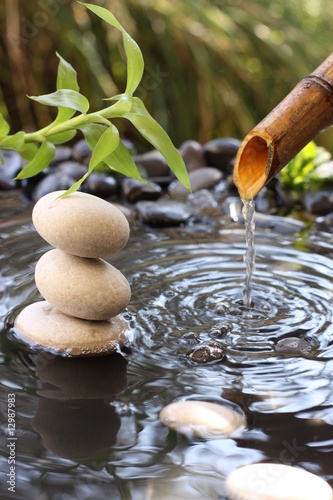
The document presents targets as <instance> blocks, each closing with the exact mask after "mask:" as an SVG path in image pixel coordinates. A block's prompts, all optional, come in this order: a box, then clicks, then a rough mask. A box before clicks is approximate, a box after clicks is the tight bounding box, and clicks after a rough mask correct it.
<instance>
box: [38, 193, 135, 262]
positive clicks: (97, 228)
mask: <svg viewBox="0 0 333 500" xmlns="http://www.w3.org/2000/svg"><path fill="white" fill-rule="evenodd" d="M63 193H64V191H56V192H52V193H49V194H47V195H46V196H44V197H43V198H41V199H40V200H39V201H38V202H37V203H36V205H35V207H34V209H33V212H32V220H33V223H34V225H35V228H36V230H37V232H38V233H39V234H40V235H41V237H42V238H44V239H45V240H46V241H47V242H48V243H49V244H50V245H52V246H54V247H57V248H59V249H60V250H63V251H64V252H67V253H70V254H73V255H77V256H79V257H89V258H91V257H106V256H108V255H111V254H113V253H116V252H118V251H119V250H121V249H122V248H123V247H124V246H125V245H126V243H127V240H128V237H129V225H128V222H127V219H126V217H125V216H124V215H123V214H122V213H121V212H120V210H118V209H117V208H115V207H114V206H113V205H111V203H108V202H107V201H105V200H102V199H100V198H97V197H96V196H93V195H90V194H87V193H81V192H78V191H77V192H75V193H72V194H70V195H69V196H66V197H65V198H60V199H59V196H60V195H62V194H63Z"/></svg>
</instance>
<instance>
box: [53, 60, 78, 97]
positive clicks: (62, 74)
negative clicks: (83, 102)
mask: <svg viewBox="0 0 333 500" xmlns="http://www.w3.org/2000/svg"><path fill="white" fill-rule="evenodd" d="M56 55H57V57H58V58H59V65H58V73H57V90H61V89H70V90H75V91H76V92H79V91H80V87H79V84H78V82H77V73H76V71H75V69H74V68H73V66H72V65H71V64H70V63H69V62H67V61H66V60H65V59H64V58H63V57H61V55H60V54H58V52H56Z"/></svg>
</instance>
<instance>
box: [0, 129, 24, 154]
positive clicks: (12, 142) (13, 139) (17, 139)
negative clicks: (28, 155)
mask: <svg viewBox="0 0 333 500" xmlns="http://www.w3.org/2000/svg"><path fill="white" fill-rule="evenodd" d="M23 146H24V132H17V133H16V134H14V135H10V136H8V137H5V138H4V139H2V140H1V141H0V148H5V149H16V151H19V150H20V148H21V149H22V148H23Z"/></svg>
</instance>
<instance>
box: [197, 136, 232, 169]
mask: <svg viewBox="0 0 333 500" xmlns="http://www.w3.org/2000/svg"><path fill="white" fill-rule="evenodd" d="M240 145H241V141H239V140H238V139H234V138H232V137H221V138H218V139H213V140H212V141H209V142H207V143H206V144H204V146H203V151H204V154H205V157H206V164H207V165H210V166H212V167H216V168H218V169H219V170H221V171H222V172H228V173H230V170H229V171H228V169H227V166H228V163H229V162H230V161H232V160H233V159H234V158H235V156H236V154H237V151H238V149H239V146H240Z"/></svg>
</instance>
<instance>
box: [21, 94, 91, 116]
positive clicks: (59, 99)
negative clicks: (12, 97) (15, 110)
mask: <svg viewBox="0 0 333 500" xmlns="http://www.w3.org/2000/svg"><path fill="white" fill-rule="evenodd" d="M28 97H30V99H32V100H33V101H37V102H39V103H40V104H46V105H47V106H62V107H64V108H70V109H75V110H76V111H79V112H80V113H82V114H84V115H85V114H86V113H87V111H88V109H89V101H88V99H87V98H86V97H84V95H82V94H80V93H79V92H76V91H75V90H70V89H60V90H56V92H53V93H52V94H44V95H41V96H28Z"/></svg>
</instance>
